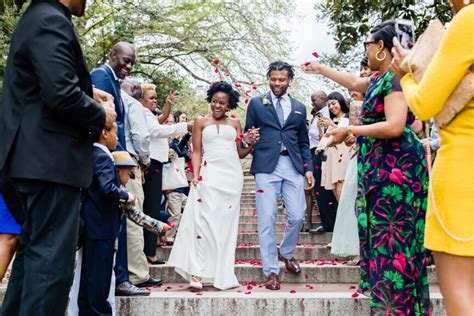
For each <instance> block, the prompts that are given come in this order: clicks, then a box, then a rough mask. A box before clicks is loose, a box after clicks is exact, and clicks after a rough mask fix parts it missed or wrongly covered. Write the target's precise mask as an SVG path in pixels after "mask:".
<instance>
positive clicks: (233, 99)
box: [207, 81, 240, 110]
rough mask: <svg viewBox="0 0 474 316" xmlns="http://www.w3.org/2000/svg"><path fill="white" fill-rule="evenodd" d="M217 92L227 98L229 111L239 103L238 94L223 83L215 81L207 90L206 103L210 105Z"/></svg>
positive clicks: (227, 84)
mask: <svg viewBox="0 0 474 316" xmlns="http://www.w3.org/2000/svg"><path fill="white" fill-rule="evenodd" d="M217 92H223V93H225V94H227V95H228V96H229V108H230V109H231V110H233V109H235V108H237V105H238V103H239V97H240V95H239V93H238V92H237V91H235V90H234V88H232V86H231V85H230V84H229V83H227V82H225V81H216V82H213V83H212V84H211V86H210V87H209V90H207V102H208V103H211V100H212V97H213V96H214V94H215V93H217Z"/></svg>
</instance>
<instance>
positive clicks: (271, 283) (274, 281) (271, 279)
mask: <svg viewBox="0 0 474 316" xmlns="http://www.w3.org/2000/svg"><path fill="white" fill-rule="evenodd" d="M265 288H266V289H267V290H279V289H280V278H279V277H278V274H276V273H272V274H270V275H269V276H268V279H267V282H265Z"/></svg>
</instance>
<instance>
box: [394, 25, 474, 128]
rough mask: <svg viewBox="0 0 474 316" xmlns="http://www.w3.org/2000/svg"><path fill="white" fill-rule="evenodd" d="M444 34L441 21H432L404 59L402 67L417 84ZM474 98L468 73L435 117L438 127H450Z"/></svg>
mask: <svg viewBox="0 0 474 316" xmlns="http://www.w3.org/2000/svg"><path fill="white" fill-rule="evenodd" d="M444 33H445V30H444V26H443V24H442V23H441V22H440V21H439V20H433V21H431V23H430V24H429V25H428V27H427V28H426V30H425V32H424V33H423V34H422V35H421V37H420V38H419V39H418V41H417V42H416V44H415V46H414V47H413V49H412V50H411V51H410V52H409V53H408V54H407V55H406V56H405V58H404V59H403V61H402V63H401V65H400V67H401V68H402V69H403V70H404V71H406V72H409V73H410V74H411V75H412V76H413V79H415V81H416V82H420V81H421V79H422V78H423V75H424V74H425V71H426V69H428V66H429V64H430V62H431V60H432V59H433V57H434V55H435V54H436V52H437V51H438V49H439V47H440V46H441V43H442V41H443V37H444ZM466 70H467V69H466ZM473 98H474V75H473V74H472V73H471V72H469V71H468V72H467V74H466V75H465V76H464V77H463V79H462V80H461V81H460V82H459V84H458V85H457V87H456V89H454V91H453V92H452V94H451V95H450V96H449V98H448V99H447V100H446V103H445V104H444V106H443V109H442V110H441V111H440V112H439V113H438V114H437V115H436V116H435V118H434V119H435V124H436V127H438V129H441V128H443V127H445V126H446V125H448V124H449V122H451V121H452V120H453V119H454V117H455V116H456V115H457V114H458V113H459V112H461V110H462V109H463V108H464V106H465V105H466V104H467V103H469V102H470V101H471V99H473Z"/></svg>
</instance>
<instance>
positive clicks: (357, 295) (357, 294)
mask: <svg viewBox="0 0 474 316" xmlns="http://www.w3.org/2000/svg"><path fill="white" fill-rule="evenodd" d="M351 296H352V297H354V298H355V297H359V293H357V292H354V293H352V295H351Z"/></svg>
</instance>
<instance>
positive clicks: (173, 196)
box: [166, 192, 187, 241]
mask: <svg viewBox="0 0 474 316" xmlns="http://www.w3.org/2000/svg"><path fill="white" fill-rule="evenodd" d="M166 198H167V200H168V207H167V211H168V214H170V218H169V219H168V222H170V223H173V224H174V228H172V229H170V230H168V231H167V232H166V239H167V240H168V241H173V240H174V237H175V236H176V231H177V230H178V226H179V221H180V220H181V208H184V206H185V205H186V201H187V197H186V195H185V194H184V193H179V192H171V193H168V194H166Z"/></svg>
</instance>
